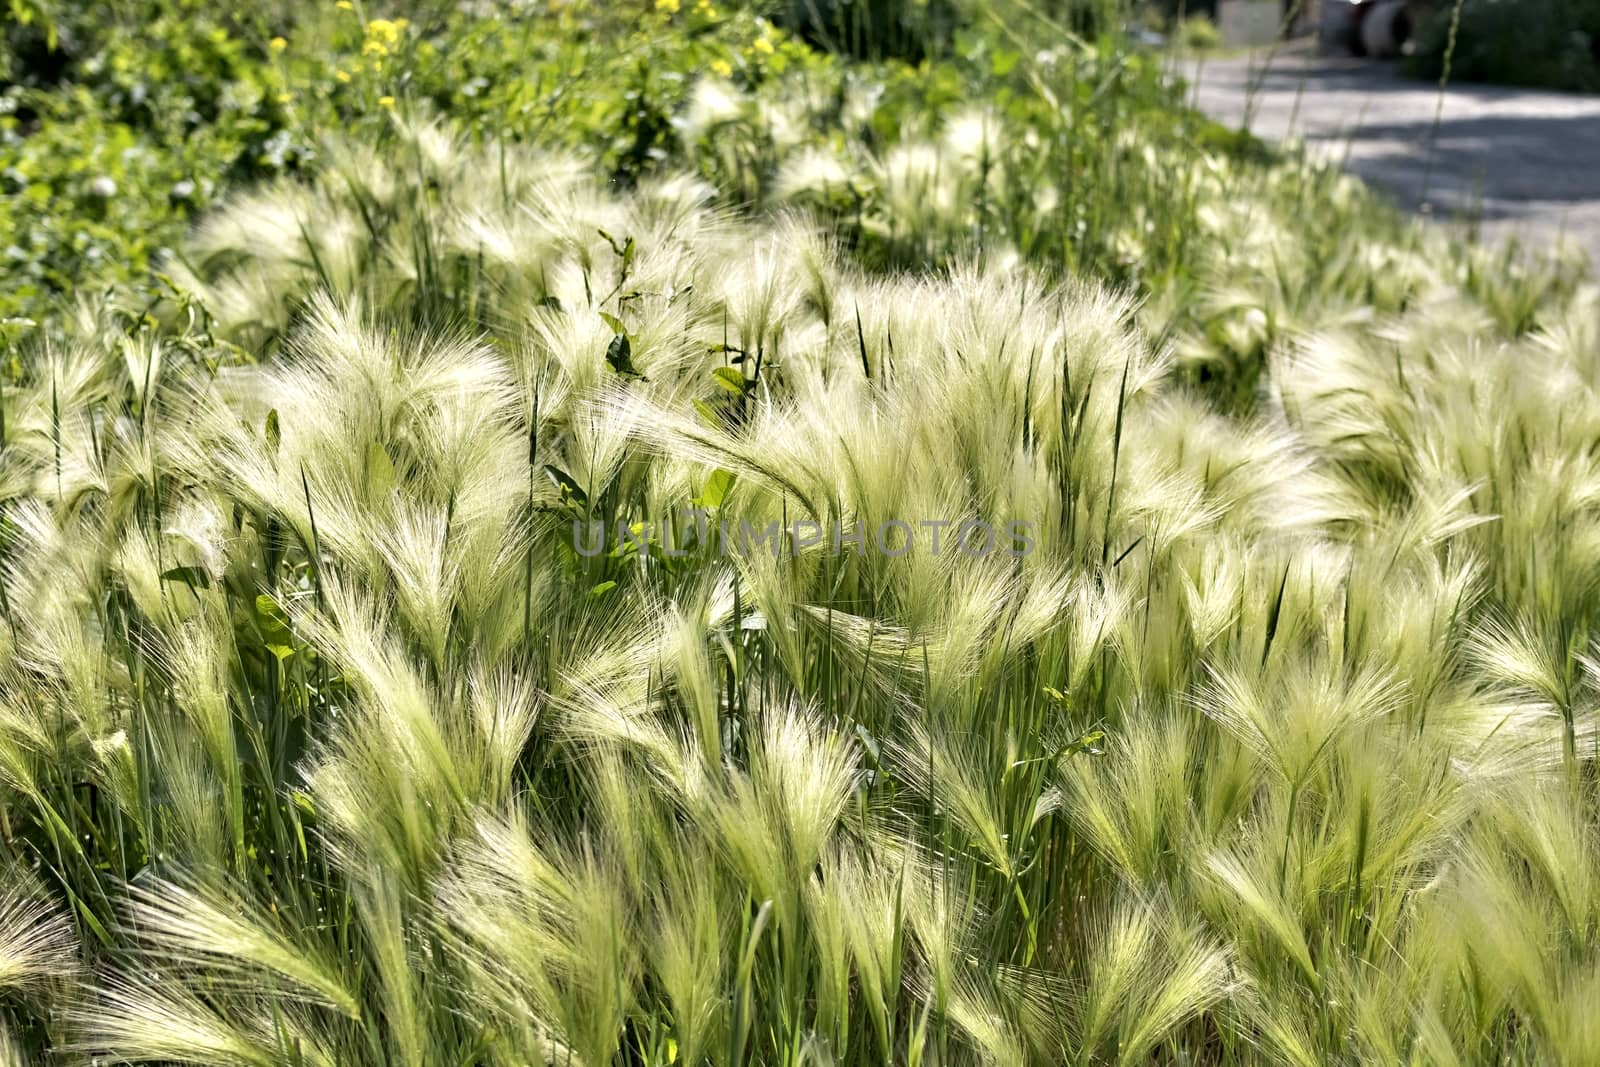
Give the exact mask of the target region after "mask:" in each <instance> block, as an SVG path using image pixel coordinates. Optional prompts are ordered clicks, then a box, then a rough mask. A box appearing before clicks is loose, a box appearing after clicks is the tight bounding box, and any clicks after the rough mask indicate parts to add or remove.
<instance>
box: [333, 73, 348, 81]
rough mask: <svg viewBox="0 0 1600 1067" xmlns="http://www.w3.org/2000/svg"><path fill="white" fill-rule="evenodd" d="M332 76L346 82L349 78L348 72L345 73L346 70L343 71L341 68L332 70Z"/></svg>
mask: <svg viewBox="0 0 1600 1067" xmlns="http://www.w3.org/2000/svg"><path fill="white" fill-rule="evenodd" d="M333 76H334V77H335V78H338V79H339V80H340V81H342V82H347V81H349V80H350V75H349V74H348V73H347V72H345V71H342V70H336V71H334V72H333Z"/></svg>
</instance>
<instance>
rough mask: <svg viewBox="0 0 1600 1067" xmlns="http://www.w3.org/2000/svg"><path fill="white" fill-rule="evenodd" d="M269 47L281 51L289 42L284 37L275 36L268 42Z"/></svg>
mask: <svg viewBox="0 0 1600 1067" xmlns="http://www.w3.org/2000/svg"><path fill="white" fill-rule="evenodd" d="M267 47H268V48H270V49H272V50H273V51H274V52H281V51H283V50H284V49H285V48H288V47H289V42H288V41H285V40H284V39H283V38H282V37H274V38H273V39H272V40H270V41H268V42H267Z"/></svg>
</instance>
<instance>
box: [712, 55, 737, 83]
mask: <svg viewBox="0 0 1600 1067" xmlns="http://www.w3.org/2000/svg"><path fill="white" fill-rule="evenodd" d="M711 73H713V74H715V75H716V76H717V77H719V78H731V77H733V64H731V63H729V62H728V61H727V60H726V59H713V60H712V61H711Z"/></svg>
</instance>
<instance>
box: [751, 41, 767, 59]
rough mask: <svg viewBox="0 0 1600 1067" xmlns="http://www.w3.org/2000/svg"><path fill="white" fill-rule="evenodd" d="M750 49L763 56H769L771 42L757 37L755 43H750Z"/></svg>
mask: <svg viewBox="0 0 1600 1067" xmlns="http://www.w3.org/2000/svg"><path fill="white" fill-rule="evenodd" d="M750 47H751V48H753V49H755V50H756V51H757V52H760V53H761V54H762V55H764V56H770V55H771V54H772V42H771V41H769V40H767V39H766V38H765V37H757V38H756V39H755V41H754V42H752V43H751V45H750Z"/></svg>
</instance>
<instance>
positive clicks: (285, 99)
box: [278, 93, 294, 104]
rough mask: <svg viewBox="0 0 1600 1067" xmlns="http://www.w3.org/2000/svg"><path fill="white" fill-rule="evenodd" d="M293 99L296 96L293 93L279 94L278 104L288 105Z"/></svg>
mask: <svg viewBox="0 0 1600 1067" xmlns="http://www.w3.org/2000/svg"><path fill="white" fill-rule="evenodd" d="M293 99H294V94H293V93H279V94H278V103H280V104H287V103H288V102H289V101H291V100H293Z"/></svg>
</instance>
